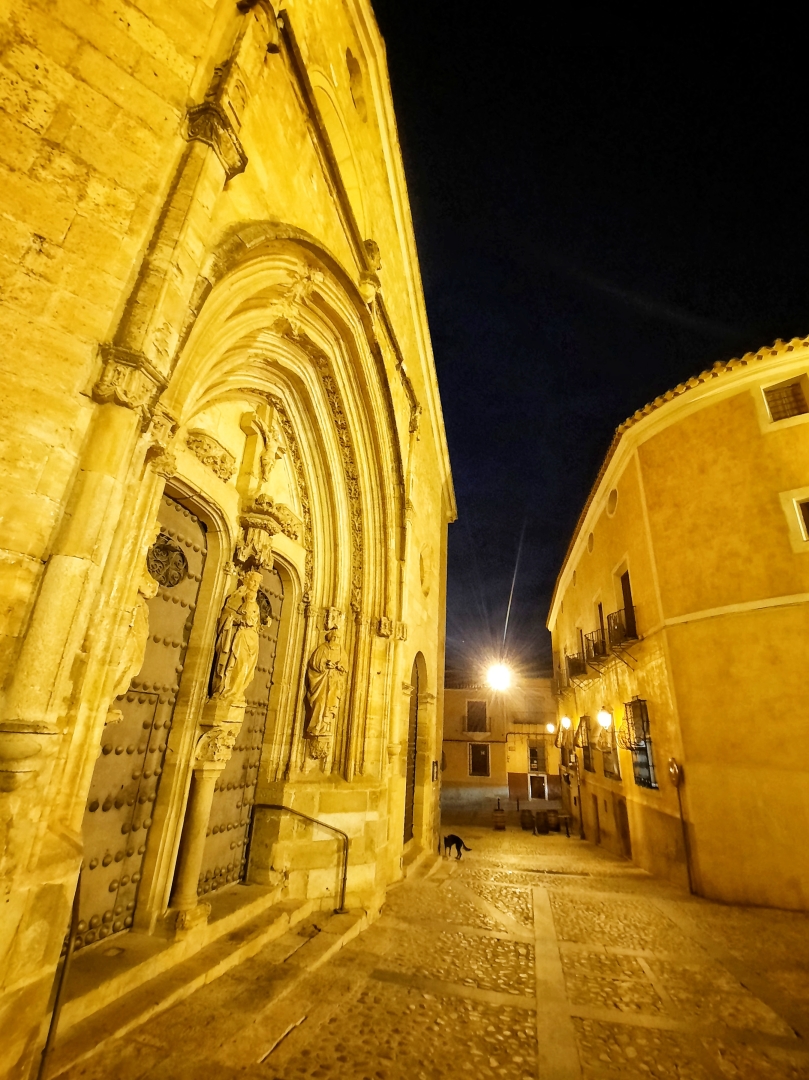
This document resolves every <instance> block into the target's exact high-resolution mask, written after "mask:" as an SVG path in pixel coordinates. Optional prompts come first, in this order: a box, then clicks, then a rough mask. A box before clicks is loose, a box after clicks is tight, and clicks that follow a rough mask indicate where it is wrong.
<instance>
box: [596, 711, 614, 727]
mask: <svg viewBox="0 0 809 1080" xmlns="http://www.w3.org/2000/svg"><path fill="white" fill-rule="evenodd" d="M596 720H598V722H599V724H601V726H602V727H603V728H604V730H605V731H606V730H607V728H609V726H610V725H611V724H612V713H611V712H609V711H608V710H607V709H605V708H603V707H602V708H601V709H599V712H598V716H597V717H596Z"/></svg>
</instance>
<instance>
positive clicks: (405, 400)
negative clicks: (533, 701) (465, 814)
mask: <svg viewBox="0 0 809 1080" xmlns="http://www.w3.org/2000/svg"><path fill="white" fill-rule="evenodd" d="M349 50H350V54H351V57H352V58H353V61H354V65H355V67H354V72H353V79H352V78H350V72H349V66H348V56H347V53H348V51H349ZM357 65H358V69H359V75H357ZM0 125H2V129H1V130H0V343H1V344H2V350H0V356H1V357H2V360H0V362H2V363H3V365H4V394H3V402H2V406H0V407H2V409H3V432H4V439H3V445H2V458H1V459H0V469H2V519H1V520H0V590H2V595H3V598H4V604H3V606H2V610H0V676H1V677H2V690H3V695H4V698H3V712H2V718H0V779H2V783H1V784H0V789H1V790H0V856H1V857H2V862H1V863H0V873H2V889H3V894H2V904H3V907H2V910H1V911H0V965H2V979H3V981H2V984H0V1029H2V1030H3V1031H4V1032H9V1031H12V1032H14V1036H13V1037H12V1038H5V1039H4V1040H3V1046H2V1051H0V1055H1V1056H2V1063H1V1064H0V1073H2V1074H4V1075H5V1074H8V1075H12V1076H19V1077H22V1076H25V1075H27V1072H28V1069H29V1067H30V1065H31V1063H32V1062H33V1061H34V1060H35V1058H36V1054H37V1051H38V1049H39V1048H40V1046H41V1044H42V1039H43V1037H44V1026H43V1025H44V1024H45V1022H46V1020H47V1003H48V998H49V994H50V991H51V986H52V982H53V977H54V972H55V969H56V965H57V960H58V956H59V950H60V947H61V944H62V939H63V936H64V932H65V928H66V925H67V920H68V914H69V908H70V902H71V897H72V895H73V889H74V887H75V882H76V876H77V872H78V868H79V864H80V862H81V859H82V852H83V840H82V821H83V817H84V814H85V806H86V802H87V790H88V785H89V783H90V780H91V777H92V775H93V769H94V766H95V761H96V757H97V755H98V753H99V746H100V740H101V738H102V733H103V732H104V731H105V722H106V719H107V713H108V709H109V708H110V705H111V694H112V688H113V687H114V685H115V678H116V672H117V667H116V665H117V664H118V662H119V658H120V656H121V654H122V647H123V643H124V642H125V640H126V637H127V634H128V633H129V627H130V626H131V625H132V620H133V617H134V612H135V611H136V609H137V605H138V602H139V601H138V595H139V594H138V591H137V588H138V582H139V577H138V575H139V573H140V567H141V565H142V561H143V558H144V554H145V552H146V550H147V549H148V547H149V545H150V543H151V542H152V539H153V536H154V522H155V515H156V513H157V508H158V505H159V503H160V499H161V497H162V495H163V494H164V493H166V494H167V495H169V496H171V498H173V499H175V500H178V501H179V502H181V503H182V504H184V505H187V506H188V507H189V508H191V509H193V512H194V513H195V514H196V515H197V516H198V517H199V519H200V520H201V521H203V523H204V525H205V528H206V529H207V536H208V553H207V561H206V568H205V571H204V573H203V578H202V582H201V585H200V594H199V600H198V603H197V610H196V613H195V614H194V618H193V627H192V629H191V637H190V641H189V646H188V651H187V654H186V658H185V662H184V667H183V670H182V673H181V674H180V676H179V691H178V694H177V701H176V705H175V710H174V716H173V722H172V730H171V733H170V736H169V737H168V740H167V743H168V745H167V749H166V757H165V769H164V772H163V776H162V779H161V783H160V788H159V791H158V796H157V801H156V803H155V808H154V815H153V819H152V825H151V831H150V833H149V844H148V847H147V853H146V856H145V861H144V866H143V880H142V883H141V886H140V891H139V894H138V903H137V908H136V911H135V915H134V924H135V932H139V933H158V934H165V933H166V928H167V927H168V928H169V931H170V932H174V931H173V930H172V928H173V927H174V926H175V923H174V921H173V920H174V916H175V914H177V922H176V926H177V933H180V932H181V931H182V932H184V933H192V932H193V933H197V934H198V935H200V936H199V940H200V941H203V940H204V922H205V911H204V910H203V909H202V908H200V910H199V911H197V910H196V909H194V910H189V911H183V910H180V911H178V912H175V911H174V908H172V904H173V899H172V898H173V897H175V899H176V895H177V881H176V878H175V871H176V867H177V861H178V854H181V853H182V852H183V851H185V850H186V849H187V847H188V828H189V826H188V822H189V821H190V820H192V819H193V813H192V811H191V809H190V807H191V805H192V804H193V805H194V806H195V807H196V808H197V809H198V801H199V798H200V796H199V792H198V790H197V788H195V781H194V779H193V778H194V777H195V776H196V775H197V771H199V774H200V776H202V770H203V768H208V767H209V766H210V767H211V768H215V767H216V765H217V763H216V761H211V762H208V763H206V762H202V761H201V760H200V754H201V753H202V751H201V750H200V749H199V747H200V745H201V744H200V733H201V732H202V733H206V732H207V733H208V735H210V734H211V733H212V732H214V733H215V732H216V731H218V730H220V728H218V727H217V724H218V723H219V721H218V720H217V718H216V717H213V715H212V714H211V712H210V707H209V703H208V702H207V694H208V677H209V673H210V667H211V662H212V657H213V646H214V638H215V630H216V623H217V619H218V616H219V612H220V610H221V607H222V603H223V600H224V598H225V597H226V596H227V595H228V594H229V593H230V592H231V591H232V589H233V588H234V587H235V585H236V584H237V582H238V581H239V580H240V576H239V575H240V574H241V573H242V570H241V569H240V567H241V566H242V565H243V564H242V563H240V558H241V556H240V555H239V550H240V549H239V544H240V543H243V541H244V539H245V536H246V529H247V526H246V525H245V523H244V522H245V518H244V515H245V514H246V513H249V512H250V511H251V507H252V506H253V501H254V500H255V499H256V498H257V497H258V496H259V495H261V496H262V497H264V498H266V499H269V500H271V505H272V504H275V505H276V506H280V507H281V510H280V511H278V513H280V515H281V516H280V517H276V519H275V520H276V524H275V525H272V529H273V530H275V535H273V537H272V547H273V551H274V558H275V564H276V567H277V569H278V571H279V574H280V575H281V579H282V581H283V583H284V593H285V599H284V608H283V615H282V620H281V626H280V628H279V636H278V641H279V646H278V652H277V656H276V667H275V673H274V683H273V687H272V690H271V694H270V700H269V707H268V713H267V716H268V720H267V726H266V733H265V741H264V745H263V748H262V750H261V766H260V773H259V782H258V787H257V789H256V798H257V799H258V800H259V801H262V802H272V803H286V804H287V805H291V804H292V803H294V805H295V807H296V808H297V809H299V810H301V811H303V812H304V813H308V814H310V815H311V816H312V817H316V818H320V819H321V820H324V821H328V822H329V823H331V824H332V825H335V826H336V827H338V828H341V829H343V830H344V831H345V832H346V833H348V835H349V837H350V860H349V877H348V900H349V903H353V904H362V905H365V906H369V907H372V906H373V905H374V904H377V905H378V903H379V901H380V899H381V897H382V896H383V894H384V888H385V886H386V885H387V884H388V883H389V882H390V881H391V880H393V879H394V878H396V877H397V876H398V875H399V874H400V873H401V864H402V859H403V856H406V857H416V856H417V855H418V853H419V852H420V851H423V850H432V849H433V848H434V846H435V830H436V828H437V813H438V810H437V797H438V783H437V782H434V781H433V779H432V768H431V763H432V761H434V760H437V759H439V758H440V744H441V732H440V721H439V717H440V716H441V707H442V686H443V640H444V639H443V621H444V604H445V574H446V530H447V524H448V522H449V521H451V520H452V519H453V517H454V513H455V509H454V497H453V491H452V482H451V477H450V473H449V465H448V460H447V452H446V443H445V438H444V431H443V421H442V417H441V411H440V402H439V398H438V389H437V385H436V380H435V372H434V367H433V361H432V355H431V351H430V343H429V335H428V330H427V324H426V316H425V311H424V303H423V297H422V291H421V283H420V278H419V271H418V264H417V260H416V253H415V241H414V237H413V234H412V224H411V220H410V212H409V206H408V201H407V192H406V187H405V182H404V176H403V171H402V164H401V159H400V154H399V148H398V142H397V137H396V129H395V121H394V116H393V107H392V102H391V98H390V91H389V86H388V80H387V72H386V67H385V59H384V46H383V43H382V41H381V39H380V37H379V33H378V30H377V28H376V25H375V22H374V19H373V15H372V12H371V8H370V5H369V4H368V3H367V2H366V0H351V2H349V3H345V4H343V3H339V2H337V0H328V2H326V3H323V2H320V0H318V2H317V3H314V2H311V0H295V2H294V3H292V2H290V4H289V5H288V9H287V10H286V11H285V12H283V13H282V12H280V11H279V10H278V9H274V8H273V7H272V6H271V5H270V4H269V3H268V2H266V0H259V2H256V3H249V2H246V3H241V4H238V5H237V3H236V2H235V0H210V2H208V0H178V2H177V3H173V4H171V5H169V6H166V5H162V4H155V3H152V2H151V0H137V2H131V3H129V2H124V3H111V2H110V3H107V2H106V0H103V2H102V3H89V2H83V0H59V2H58V3H44V2H43V3H38V2H35V0H30V2H28V0H12V2H10V3H0ZM256 415H257V416H259V417H264V418H265V420H266V419H267V418H268V417H270V418H273V422H274V423H275V424H276V425H277V429H278V438H279V439H280V443H281V444H282V454H281V455H280V456H279V457H278V459H277V460H276V461H275V462H274V464H273V467H272V469H271V471H270V474H269V476H268V477H263V479H262V476H263V474H262V472H261V469H260V468H259V464H258V460H257V457H256V453H255V446H256V442H255V440H256V438H258V436H256V434H255V432H256V431H257V430H258V428H256V426H255V424H253V426H252V427H251V423H252V421H250V419H249V418H250V417H251V416H256ZM200 433H201V436H200ZM200 437H202V440H203V441H202V442H200ZM195 439H196V442H194V440H195ZM205 439H209V440H213V442H205ZM251 439H253V442H252V443H251V441H250V440H251ZM261 439H264V440H265V442H262V443H261V445H262V446H264V445H265V443H266V438H265V436H264V435H262V436H261ZM266 445H269V444H268V443H266ZM195 446H196V449H194V447H195ZM279 522H280V524H278V523H279ZM276 525H277V528H276ZM244 565H246V564H244ZM335 622H336V623H337V624H339V626H340V627H341V629H342V633H343V647H344V650H345V658H346V667H347V677H346V683H345V687H344V690H343V693H342V697H341V699H340V703H339V713H338V714H337V718H336V722H335V725H334V731H333V734H332V735H331V736H330V737H329V738H328V739H327V740H326V744H325V750H323V753H322V754H321V756H320V757H313V756H312V753H311V751H312V748H313V747H314V746H315V745H316V744H315V743H313V742H312V740H311V739H307V731H306V726H305V725H306V714H305V710H304V694H305V689H306V665H307V662H308V659H309V657H310V656H311V655H312V653H313V651H314V649H315V648H316V647H317V646H318V645H319V644H320V643H321V642H322V641H323V639H324V631H325V629H326V626H327V625H332V624H333V623H335ZM419 654H420V655H421V657H422V660H421V663H422V664H423V666H424V675H423V678H422V679H421V682H420V687H419V732H418V745H417V748H416V753H417V768H416V794H415V803H414V822H415V831H414V838H413V840H412V841H411V843H410V845H409V847H408V850H407V851H406V852H403V837H402V819H403V813H404V799H405V772H406V764H407V720H408V710H409V703H410V695H411V693H412V687H411V686H410V683H409V679H410V675H411V669H412V666H413V663H414V658H415V657H416V656H417V655H419ZM110 730H112V729H110ZM221 730H222V731H226V730H227V728H226V726H225V727H222V728H221ZM206 745H207V744H206ZM317 745H320V744H317ZM321 749H323V748H322V747H321ZM199 790H201V788H200V789H199ZM189 792H190V794H189ZM195 799H196V800H197V803H195V802H194V800H195ZM195 812H196V811H195ZM184 844H185V845H186V847H185V848H184V847H183V845H184ZM254 844H255V860H254V864H255V865H252V864H251V873H252V874H253V877H252V880H254V881H261V882H264V883H266V884H268V885H276V884H277V885H278V887H279V889H281V891H282V892H283V893H284V894H285V895H288V896H290V897H292V898H293V899H294V898H296V897H299V898H304V897H308V898H310V899H313V900H315V901H316V902H322V903H324V904H326V905H328V904H332V903H333V902H334V895H335V891H336V888H337V885H338V881H337V877H338V876H339V875H338V874H337V867H338V852H337V848H336V845H335V843H334V841H333V840H332V839H331V838H330V836H329V834H327V833H326V832H325V831H324V830H322V829H318V828H317V827H316V826H310V825H306V824H305V823H303V822H298V823H297V824H296V823H295V822H294V820H293V819H292V818H290V817H283V816H281V817H279V816H278V815H276V816H275V817H273V816H272V814H269V813H263V816H261V817H260V818H258V819H257V824H256V828H255V829H254ZM175 906H176V905H175ZM203 907H204V905H203ZM183 920H184V921H183ZM198 923H199V924H200V925H198ZM200 926H202V928H200Z"/></svg>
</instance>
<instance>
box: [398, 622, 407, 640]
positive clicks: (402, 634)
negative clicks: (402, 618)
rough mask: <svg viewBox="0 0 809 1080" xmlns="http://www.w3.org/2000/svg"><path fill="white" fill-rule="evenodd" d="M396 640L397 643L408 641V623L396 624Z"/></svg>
mask: <svg viewBox="0 0 809 1080" xmlns="http://www.w3.org/2000/svg"><path fill="white" fill-rule="evenodd" d="M396 640H397V641H407V623H406V622H397V623H396Z"/></svg>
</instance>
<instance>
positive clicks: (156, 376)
mask: <svg viewBox="0 0 809 1080" xmlns="http://www.w3.org/2000/svg"><path fill="white" fill-rule="evenodd" d="M100 352H101V358H102V360H103V361H104V367H103V370H102V372H101V378H100V379H99V380H98V382H97V383H96V384H95V386H94V387H93V400H94V401H97V402H99V403H100V404H103V405H106V404H109V403H110V402H112V403H114V404H115V405H122V406H124V407H125V408H127V409H133V410H134V411H135V412H137V413H139V414H140V418H141V427H142V429H143V430H144V431H146V430H147V428H148V427H149V424H150V422H151V420H152V414H153V411H154V408H155V405H156V404H157V399H158V397H159V396H160V394H161V393H162V392H163V390H165V388H166V385H167V383H166V379H165V378H164V377H163V376H162V375H161V374H160V372H159V371H158V370H157V369H156V368H155V367H153V365H152V364H150V363H149V361H148V360H147V359H146V357H145V356H143V355H142V354H141V353H137V352H134V351H133V350H131V349H125V348H122V347H121V346H119V345H111V344H103V345H101V346H100Z"/></svg>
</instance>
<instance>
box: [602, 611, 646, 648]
mask: <svg viewBox="0 0 809 1080" xmlns="http://www.w3.org/2000/svg"><path fill="white" fill-rule="evenodd" d="M607 637H608V638H609V643H610V648H611V649H612V650H613V652H619V651H620V650H621V649H626V648H627V647H628V645H630V644H631V643H632V642H634V641H637V640H638V627H637V622H636V621H635V608H634V606H633V607H627V608H621V609H620V611H613V612H612V614H611V615H608V616H607Z"/></svg>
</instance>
